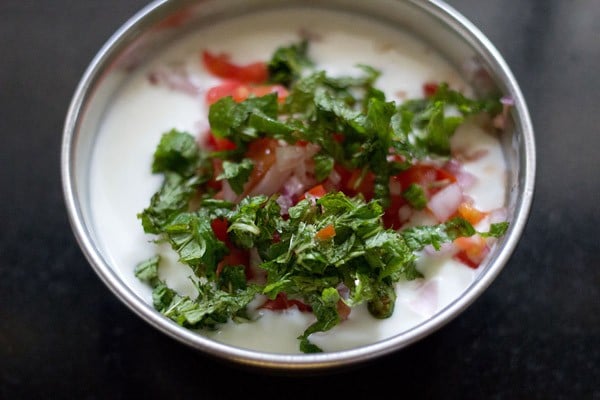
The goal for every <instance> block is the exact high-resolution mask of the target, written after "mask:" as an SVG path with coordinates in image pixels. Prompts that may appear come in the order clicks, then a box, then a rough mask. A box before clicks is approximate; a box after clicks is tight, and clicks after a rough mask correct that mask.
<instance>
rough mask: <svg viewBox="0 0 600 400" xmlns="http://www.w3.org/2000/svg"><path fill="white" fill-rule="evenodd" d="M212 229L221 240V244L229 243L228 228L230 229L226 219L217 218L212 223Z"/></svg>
mask: <svg viewBox="0 0 600 400" xmlns="http://www.w3.org/2000/svg"><path fill="white" fill-rule="evenodd" d="M210 227H211V228H212V230H213V232H214V233H215V236H216V237H217V239H219V240H220V241H221V242H225V243H227V242H228V241H229V238H228V237H227V228H228V227H229V224H228V222H227V220H226V219H222V218H215V219H213V220H212V221H210Z"/></svg>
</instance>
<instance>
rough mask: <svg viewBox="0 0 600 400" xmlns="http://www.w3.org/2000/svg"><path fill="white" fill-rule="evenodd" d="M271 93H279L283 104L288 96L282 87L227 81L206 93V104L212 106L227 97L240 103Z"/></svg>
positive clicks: (278, 96)
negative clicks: (249, 98)
mask: <svg viewBox="0 0 600 400" xmlns="http://www.w3.org/2000/svg"><path fill="white" fill-rule="evenodd" d="M270 93H277V100H278V101H279V102H283V101H285V98H286V97H287V95H288V90H287V89H286V88H285V87H284V86H281V85H253V84H245V83H243V82H240V81H233V80H227V81H224V82H223V83H221V84H219V85H217V86H214V87H212V88H210V89H209V90H208V91H207V92H206V103H207V104H208V105H211V104H213V103H215V102H216V101H217V100H219V99H221V98H223V97H227V96H231V97H232V98H233V101H235V102H238V103H240V102H242V101H244V100H246V99H247V98H248V97H250V96H256V97H261V96H266V95H267V94H270Z"/></svg>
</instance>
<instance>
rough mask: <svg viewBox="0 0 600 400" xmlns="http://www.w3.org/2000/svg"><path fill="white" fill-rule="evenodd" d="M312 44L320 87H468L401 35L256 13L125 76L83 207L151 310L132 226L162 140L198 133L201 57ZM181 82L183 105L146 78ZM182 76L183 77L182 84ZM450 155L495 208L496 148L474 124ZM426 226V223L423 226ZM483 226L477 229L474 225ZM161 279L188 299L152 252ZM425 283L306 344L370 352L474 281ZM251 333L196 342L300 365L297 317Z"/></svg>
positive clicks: (453, 276)
mask: <svg viewBox="0 0 600 400" xmlns="http://www.w3.org/2000/svg"><path fill="white" fill-rule="evenodd" d="M300 32H304V33H305V34H308V35H310V37H311V38H313V40H311V44H310V57H311V58H312V59H313V60H314V61H315V63H316V64H317V66H318V67H319V68H320V69H325V70H327V71H328V73H329V74H330V75H355V74H357V73H358V70H357V68H356V65H357V64H367V65H370V66H372V67H374V68H376V69H378V70H379V71H381V73H382V74H381V76H380V78H379V79H378V81H377V84H376V86H377V87H378V88H380V89H381V90H383V91H384V92H385V94H386V97H387V98H388V99H390V100H396V101H402V100H404V99H408V98H417V97H422V90H423V89H422V87H423V83H425V82H429V81H437V82H440V81H445V82H448V83H449V85H450V86H451V87H453V88H455V89H458V90H461V91H463V92H466V93H467V94H468V93H469V87H468V85H467V84H466V82H464V81H463V80H462V79H461V76H460V74H459V73H458V71H456V70H455V69H454V68H453V67H452V66H451V65H450V64H449V63H447V62H446V61H445V60H444V59H443V58H441V57H440V56H439V55H438V54H436V53H435V51H434V50H433V49H431V48H429V47H427V46H426V45H425V44H424V43H422V42H420V41H418V40H416V39H415V38H413V37H411V36H409V35H406V34H404V33H403V32H401V31H399V30H397V29H394V28H392V27H389V26H384V25H381V24H380V23H377V22H374V21H371V20H368V19H363V18H361V17H357V16H354V15H345V14H340V13H333V12H330V11H317V10H293V11H291V10H290V11H272V12H263V13H261V14H260V15H258V14H257V15H247V16H243V17H238V18H235V19H230V20H227V21H223V22H219V23H216V24H214V25H212V26H209V27H205V28H202V29H199V30H197V31H195V32H194V33H192V34H190V35H189V36H186V37H183V38H181V39H180V40H178V41H177V42H175V43H173V44H172V45H171V46H169V47H168V48H167V49H165V51H164V52H162V53H161V54H160V55H159V56H158V57H156V58H155V59H153V60H152V61H151V62H149V63H148V64H146V65H143V66H141V67H140V68H138V69H137V70H135V71H134V72H132V73H129V76H128V77H127V79H126V81H125V84H124V85H123V86H122V87H121V89H120V90H119V91H118V92H117V93H116V95H115V97H114V99H113V101H112V102H111V104H110V105H109V107H108V109H107V110H106V113H105V116H104V118H103V120H102V123H101V126H100V128H99V133H98V138H97V142H96V144H95V148H94V152H93V157H92V160H91V170H90V187H89V190H90V199H91V209H92V213H93V219H94V223H95V230H96V234H97V236H98V238H99V241H100V244H101V246H102V250H103V252H104V254H105V255H106V257H107V258H108V260H109V263H110V264H111V265H112V266H113V268H114V269H115V270H116V272H117V273H118V274H119V276H120V277H121V279H122V280H123V281H124V282H126V284H127V285H128V286H129V287H131V288H132V290H133V291H134V292H135V293H137V294H138V295H139V296H140V297H141V298H143V299H144V301H146V302H147V303H149V304H151V303H152V299H151V289H150V288H149V287H147V286H146V285H145V284H144V283H143V282H140V281H139V280H138V279H137V278H136V277H135V276H134V272H133V271H134V268H135V266H136V264H137V263H139V262H140V261H142V260H145V259H148V258H149V257H151V256H153V255H154V254H156V252H157V247H156V244H155V243H153V242H152V239H153V237H151V236H149V235H147V234H145V233H144V232H143V229H142V226H141V223H140V221H139V220H138V219H137V217H136V215H137V214H138V213H139V212H140V211H142V210H143V209H144V208H145V207H146V206H147V205H148V203H149V199H150V197H151V196H152V195H153V194H154V193H155V192H156V190H157V189H158V187H159V186H160V184H161V177H160V176H157V175H156V176H155V175H152V174H151V172H150V170H151V169H150V166H151V163H152V156H153V153H154V150H155V148H156V145H157V143H158V142H159V140H160V138H161V136H162V134H163V133H164V132H167V131H169V130H171V129H173V128H176V129H178V130H181V131H187V132H189V133H191V134H193V135H195V136H198V135H201V134H202V132H205V131H206V129H207V128H208V120H207V113H208V109H207V107H206V104H205V101H204V95H205V91H206V90H208V89H209V88H210V87H212V86H214V85H215V84H216V83H217V82H218V80H217V79H216V78H215V77H213V76H211V75H210V74H209V73H208V72H207V71H206V70H205V69H204V68H203V66H202V63H201V62H200V54H201V52H202V50H210V51H213V52H215V53H221V52H225V53H229V54H230V55H231V56H232V61H233V62H236V63H240V64H244V63H250V62H254V61H265V60H268V59H269V58H270V56H271V54H272V53H273V51H274V50H275V49H276V48H277V47H280V46H283V45H288V44H290V43H292V42H296V41H298V39H299V33H300ZM165 69H166V70H167V71H178V73H184V74H185V77H186V79H188V80H189V82H191V83H192V84H193V87H194V88H196V89H197V90H195V91H194V90H191V91H188V92H187V93H186V92H185V91H182V90H173V89H172V88H169V87H168V85H155V84H152V83H151V82H150V80H149V79H148V77H149V76H150V75H151V74H152V73H154V72H155V71H159V70H165ZM182 71H183V72H182ZM452 141H453V145H454V146H456V147H458V148H466V149H468V152H469V153H477V152H478V153H479V154H480V156H479V157H476V158H473V159H471V160H469V159H467V160H464V168H465V170H466V171H468V172H469V173H470V174H472V175H473V176H475V177H476V178H477V179H476V181H475V183H474V184H473V185H472V186H470V187H469V189H468V190H467V194H468V195H469V196H470V197H472V198H473V200H474V204H475V205H476V206H477V208H478V209H480V210H482V211H492V210H496V209H501V208H502V207H503V206H504V204H505V198H506V193H505V192H506V184H505V180H506V179H505V173H506V166H505V162H504V157H503V154H502V150H501V147H500V143H499V142H498V140H497V139H496V138H495V137H494V136H493V135H491V134H490V133H488V132H487V131H486V129H484V128H483V127H481V126H480V125H479V124H478V123H476V121H471V122H468V123H466V124H464V125H463V126H461V127H460V128H459V129H458V130H457V132H456V133H455V135H454V137H453V138H452ZM424 219H425V220H426V217H424ZM486 223H489V221H483V222H482V224H484V225H485V224H486ZM159 252H160V254H161V256H162V257H163V259H166V260H167V262H163V263H162V264H161V274H162V277H163V278H164V279H166V281H167V284H168V285H169V286H170V287H171V288H173V289H175V290H176V291H178V292H179V293H180V294H182V295H190V296H193V295H194V294H195V288H194V286H193V285H192V283H191V281H190V278H189V276H190V275H191V274H192V273H191V270H189V268H188V267H186V266H184V265H181V264H179V263H178V262H177V255H176V254H175V253H174V252H172V251H171V250H170V249H169V248H167V247H161V248H159ZM418 268H419V270H420V271H421V272H422V273H423V274H424V276H425V278H424V279H418V280H414V281H407V282H401V283H399V284H398V285H397V295H398V298H397V300H396V306H395V311H394V314H393V315H392V316H391V317H390V318H388V319H384V320H378V319H375V318H373V317H372V316H371V315H370V314H369V312H368V311H367V308H366V306H359V307H355V308H353V310H352V312H351V314H350V317H349V319H348V320H346V321H344V322H343V323H341V324H340V325H338V326H336V327H335V328H333V329H332V330H330V331H328V332H325V333H317V334H313V335H312V336H311V341H313V342H314V343H315V344H317V345H318V346H319V347H321V348H322V349H323V350H324V351H338V350H344V349H349V348H353V347H357V346H361V345H366V344H370V343H374V342H378V341H381V340H384V339H386V338H389V337H391V336H394V335H396V334H398V333H401V332H403V331H406V330H408V329H410V328H411V327H413V326H415V325H417V324H419V323H421V322H423V321H425V320H427V319H428V318H430V317H432V316H433V315H434V314H435V313H436V312H438V311H439V310H441V309H443V308H444V307H445V306H447V305H448V304H449V303H450V302H452V301H453V300H455V299H456V298H458V297H459V296H460V295H461V294H462V293H463V292H464V290H465V289H466V288H467V287H468V285H469V284H470V283H471V282H472V281H473V279H474V278H475V277H476V275H477V273H478V270H477V269H471V268H468V267H467V266H465V265H464V264H463V263H461V262H459V261H456V260H454V259H453V258H452V257H450V256H445V255H443V254H437V255H433V256H430V255H427V254H425V255H424V256H423V257H422V258H421V260H420V261H419V265H418ZM257 317H258V318H257V319H256V321H253V322H251V323H244V324H235V323H228V324H225V325H223V326H222V327H221V328H220V329H218V330H217V331H201V332H200V334H202V335H205V336H208V337H211V338H214V339H215V340H217V341H220V342H223V343H227V344H231V345H234V346H238V347H242V348H248V349H255V350H260V351H267V352H275V353H290V354H296V353H300V351H299V349H298V340H297V337H298V336H299V335H300V334H301V333H302V332H303V331H304V330H305V329H306V327H307V326H308V325H310V324H311V323H312V322H313V321H314V317H313V316H312V314H310V313H302V312H300V311H298V310H296V309H288V310H286V311H279V312H273V311H268V310H261V311H260V312H257Z"/></svg>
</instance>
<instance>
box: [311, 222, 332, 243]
mask: <svg viewBox="0 0 600 400" xmlns="http://www.w3.org/2000/svg"><path fill="white" fill-rule="evenodd" d="M334 236H335V227H334V226H333V224H329V225H327V226H326V227H324V228H321V229H319V230H318V231H317V233H315V239H318V240H329V239H331V238H333V237H334Z"/></svg>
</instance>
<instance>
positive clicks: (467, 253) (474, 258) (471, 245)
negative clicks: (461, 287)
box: [454, 235, 489, 268]
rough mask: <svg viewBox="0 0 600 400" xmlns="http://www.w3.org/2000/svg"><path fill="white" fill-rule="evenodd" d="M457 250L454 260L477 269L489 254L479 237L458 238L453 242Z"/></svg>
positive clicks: (487, 248)
mask: <svg viewBox="0 0 600 400" xmlns="http://www.w3.org/2000/svg"><path fill="white" fill-rule="evenodd" d="M454 244H455V246H456V247H457V248H458V249H459V250H458V253H456V254H455V255H454V259H456V260H458V261H461V262H462V263H464V264H465V265H467V266H468V267H470V268H477V267H479V264H481V262H482V261H483V259H484V258H485V257H486V256H487V255H488V253H489V247H488V245H487V242H486V241H485V239H484V238H482V237H481V236H478V235H475V236H471V237H460V238H457V239H455V240H454Z"/></svg>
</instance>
